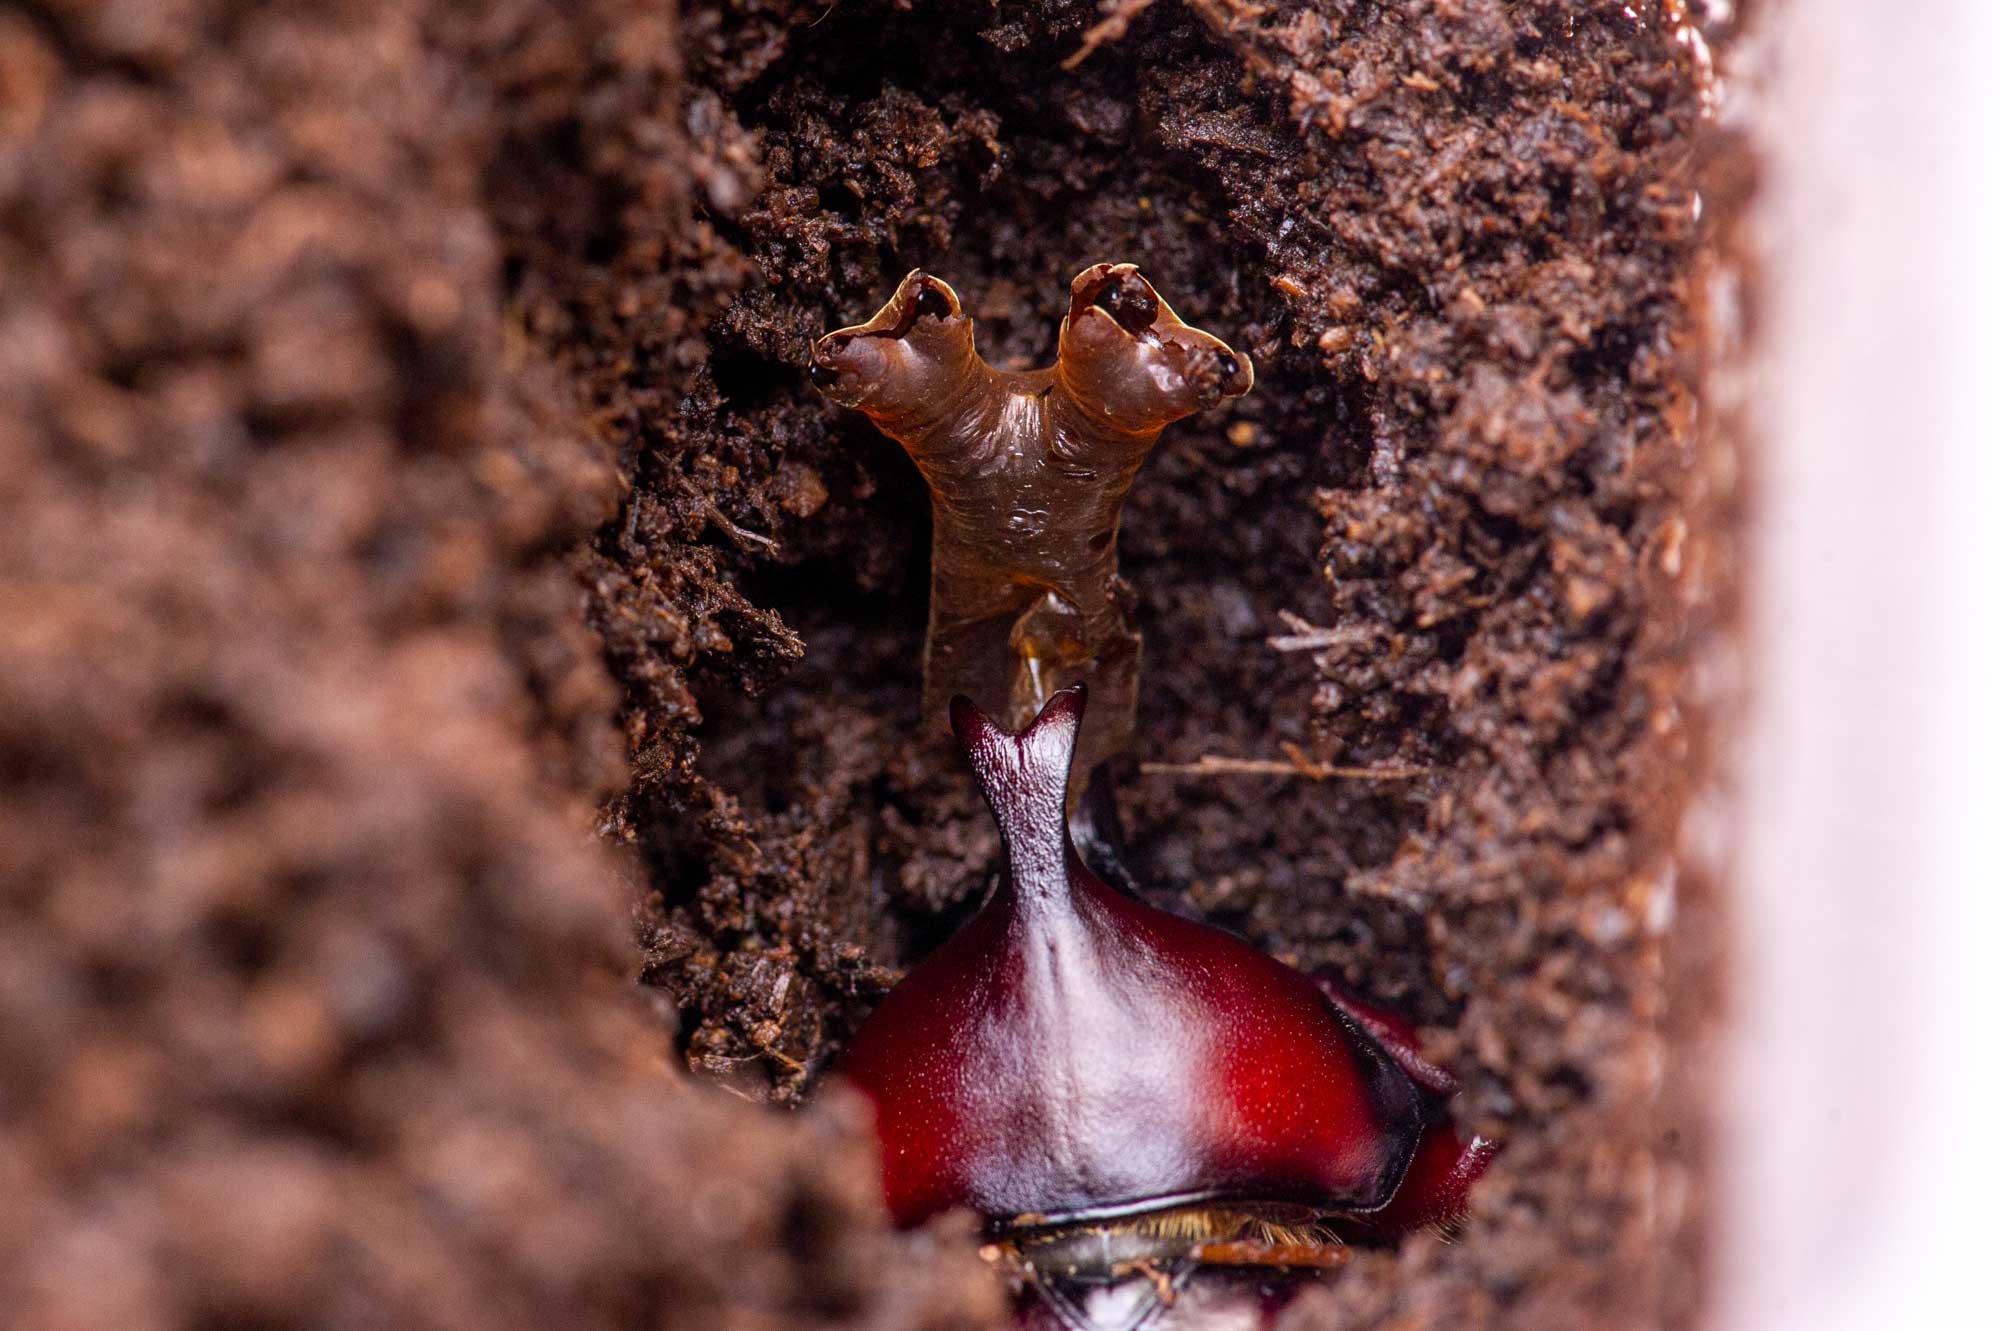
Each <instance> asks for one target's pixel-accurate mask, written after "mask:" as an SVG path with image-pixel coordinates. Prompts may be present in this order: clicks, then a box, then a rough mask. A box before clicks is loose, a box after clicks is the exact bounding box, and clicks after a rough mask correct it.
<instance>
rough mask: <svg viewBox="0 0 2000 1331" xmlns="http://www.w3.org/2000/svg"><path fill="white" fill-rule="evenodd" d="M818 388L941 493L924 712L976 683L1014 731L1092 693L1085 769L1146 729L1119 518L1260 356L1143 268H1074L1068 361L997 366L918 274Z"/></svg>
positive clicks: (952, 301) (821, 357)
mask: <svg viewBox="0 0 2000 1331" xmlns="http://www.w3.org/2000/svg"><path fill="white" fill-rule="evenodd" d="M812 378H813V382H814V383H816V384H817V385H819V387H820V389H821V391H823V392H825V393H826V394H827V396H829V397H831V398H833V399H834V400H835V401H837V402H840V403H842V404H844V405H846V406H851V407H854V408H857V409H858V410H860V411H862V412H865V413H866V414H867V415H868V417H869V418H870V419H871V420H872V421H873V422H874V423H875V425H876V427H877V428H878V429H880V430H881V431H882V432H883V433H884V434H886V435H888V436H889V437H890V438H892V439H894V440H896V441H897V442H898V443H900V444H901V445H902V446H903V448H904V449H905V451H907V452H908V453H909V455H910V457H911V458H912V459H913V460H914V461H915V462H916V464H917V467H918V469H919V470H920V471H921V472H922V473H923V476H924V479H925V481H926V482H927V483H928V484H929V486H930V491H931V519H932V528H931V600H930V621H929V627H928V631H927V634H926V637H925V649H924V712H925V715H926V716H927V717H930V718H933V719H935V718H940V717H942V715H943V713H944V710H945V706H946V704H947V703H948V701H949V700H950V699H951V698H952V696H953V695H955V694H961V693H962V694H965V695H966V696H968V697H970V698H972V699H973V700H974V701H975V702H977V703H978V704H979V705H980V706H982V707H984V708H987V709H989V710H991V711H992V712H994V714H995V715H996V716H998V717H999V718H1000V719H1001V720H1002V722H1004V723H1005V724H1006V725H1008V726H1009V727H1012V728H1015V729H1019V728H1021V727H1024V726H1026V725H1027V724H1028V723H1029V722H1030V721H1032V720H1033V719H1034V717H1035V715H1036V713H1037V712H1039V711H1040V709H1041V707H1042V705H1043V704H1044V703H1046V702H1047V701H1048V699H1049V698H1050V697H1051V696H1052V695H1053V694H1054V693H1055V692H1056V690H1058V689H1060V688H1063V687H1065V686H1066V685H1069V684H1076V683H1087V684H1088V685H1089V686H1090V688H1091V696H1092V707H1091V715H1092V719H1091V721H1090V723H1089V726H1088V727H1087V728H1086V730H1085V733H1084V735H1083V736H1082V738H1081V740H1080V742H1079V744H1078V752H1077V761H1078V763H1079V764H1080V765H1081V766H1082V767H1083V769H1084V770H1086V771H1087V770H1089V769H1090V768H1092V767H1094V766H1096V765H1097V764H1098V763H1100V762H1102V761H1103V760H1104V759H1105V758H1107V757H1109V756H1110V755H1111V754H1113V753H1116V752H1117V751H1118V750H1120V749H1121V748H1123V747H1124V746H1125V744H1126V742H1127V741H1128V740H1129V739H1130V737H1131V733H1132V725H1133V714H1134V709H1135V704H1136V701H1137V695H1136V688H1137V681H1138V672H1139V654H1140V639H1139V634H1138V631H1137V630H1136V629H1135V628H1134V627H1133V625H1132V623H1131V620H1130V617H1129V614H1128V611H1127V607H1126V605H1125V603H1124V599H1123V598H1122V597H1121V595H1120V592H1119V583H1118V520H1119V512H1120V510H1121V509H1122V508H1123V506H1124V503H1125V496H1126V494H1127V493H1128V492H1129V491H1130V490H1131V488H1132V481H1133V478H1134V477H1135V476H1136V475H1137V473H1138V470H1139V467H1140V465H1141V464H1142V463H1143V462H1144V461H1145V460H1146V455H1147V454H1148V453H1150V452H1151V451H1152V448H1153V445H1154V444H1155V443H1156V442H1157V441H1158V439H1159V437H1160V431H1161V430H1162V429H1164V428H1165V427H1166V426H1167V425H1169V424H1171V423H1172V422H1173V421H1176V420H1179V419H1181V418H1182V417H1184V416H1188V415H1191V414H1192V413H1194V412H1196V411H1199V410H1202V409H1204V408H1207V407H1211V406H1214V405H1215V404H1217V403H1218V402H1220V401H1222V400H1223V399H1225V398H1229V397H1236V396H1240V395H1241V394H1243V393H1245V392H1247V391H1248V390H1249V388H1250V384H1251V381H1252V372H1251V368H1250V362H1249V359H1248V358H1247V357H1245V356H1243V355H1241V354H1239V353H1237V352H1234V351H1231V350H1230V349H1229V348H1228V347H1227V346H1225V345H1224V344H1223V343H1222V342H1221V341H1219V340H1218V339H1216V338H1214V337H1212V336H1210V335H1209V334H1208V333H1205V332H1202V331H1201V330H1200V329H1197V328H1191V327H1189V326H1188V325H1186V324H1184V323H1182V322H1181V321H1180V319H1179V318H1178V317H1176V316H1175V314H1174V312H1173V310H1172V309H1171V308H1169V307H1168V305H1167V304H1166V302H1165V301H1163V300H1161V299H1160V298H1159V294H1158V293H1157V292H1156V291H1154V290H1153V288H1152V286H1151V284H1150V283H1148V282H1147V281H1146V279H1145V278H1143V277H1141V276H1140V275H1139V273H1138V270H1137V269H1136V268H1134V267H1133V266H1132V265H1130V264H1117V265H1113V264H1096V265H1093V266H1092V267H1090V268H1086V269H1085V270H1084V271H1083V272H1082V273H1080V274H1078V275H1077V278H1076V280H1075V281H1074V282H1073V283H1072V284H1071V288H1070V308H1069V313H1068V315H1067V317H1065V318H1064V320H1063V327H1062V335H1061V340H1060V345H1059V349H1058V353H1057V357H1056V363H1055V364H1054V365H1053V366H1050V367H1048V368H1046V369H1042V370H1033V371H1027V372H1019V373H1017V372H1009V371H1002V370H996V369H994V368H993V367H992V366H990V365H988V364H987V363H986V362H985V361H984V360H982V359H981V358H980V356H979V353H978V351H977V350H976V349H975V348H974V345H973V335H972V320H971V318H970V316H968V315H967V314H966V313H965V312H964V310H963V308H962V306H961V305H960V302H959V299H958V296H957V293H955V292H953V291H952V289H951V288H950V287H949V286H947V285H945V284H944V283H943V282H941V281H939V280H938V279H937V278H935V277H931V276H928V275H926V274H924V273H922V272H913V273H911V274H910V275H909V276H908V277H906V278H905V279H904V280H903V282H902V284H901V285H900V286H899V287H898V288H897V290H896V294H895V295H894V296H892V297H891V298H890V299H889V302H888V303H887V304H886V305H884V306H883V307H882V309H881V310H880V311H879V312H878V313H877V314H876V315H875V317H874V318H873V319H870V320H869V321H868V322H867V323H865V324H859V325H856V326H854V327H851V328H843V329H840V330H837V331H835V332H832V333H829V334H827V335H826V336H825V337H823V338H821V339H820V341H819V343H818V344H817V345H816V346H815V347H814V350H813V366H812Z"/></svg>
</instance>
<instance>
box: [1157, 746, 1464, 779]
mask: <svg viewBox="0 0 2000 1331" xmlns="http://www.w3.org/2000/svg"><path fill="white" fill-rule="evenodd" d="M1279 747H1280V748H1281V749H1283V750H1284V752H1285V757H1284V759H1283V760H1282V761H1280V760H1278V759H1276V758H1228V757H1224V756H1223V755H1221V754H1216V753H1204V754H1203V755H1202V756H1201V757H1200V758H1197V759H1196V760H1195V761H1193V762H1191V763H1140V764H1139V771H1140V772H1141V773H1142V774H1144V775H1146V776H1302V777H1304V778H1306V779H1307V780H1308V781H1327V780H1333V779H1339V780H1355V781H1408V780H1410V779H1412V778H1414V777H1420V776H1429V775H1430V774H1431V773H1432V772H1435V771H1436V770H1437V769H1436V768H1435V767H1398V766H1394V765H1386V766H1381V767H1334V766H1329V765H1328V764H1326V763H1316V762H1314V761H1313V760H1312V759H1311V758H1308V757H1307V756H1306V754H1305V751H1304V750H1303V749H1301V748H1299V746H1298V745H1296V744H1281V745H1279Z"/></svg>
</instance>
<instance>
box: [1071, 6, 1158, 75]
mask: <svg viewBox="0 0 2000 1331" xmlns="http://www.w3.org/2000/svg"><path fill="white" fill-rule="evenodd" d="M1152 7H1153V0H1108V3H1106V4H1105V5H1104V6H1103V8H1104V10H1105V17H1104V18H1103V20H1102V21H1100V22H1098V23H1095V24H1093V25H1091V27H1090V28H1089V29H1088V30H1086V31H1085V32H1084V34H1083V45H1082V46H1079V47H1077V48H1076V51H1075V52H1074V53H1073V54H1072V55H1071V56H1070V57H1069V58H1068V59H1067V60H1065V61H1063V62H1062V67H1063V68H1064V69H1075V68H1076V67H1077V66H1078V65H1080V64H1082V63H1083V62H1084V61H1086V60H1088V59H1090V53H1091V52H1092V51H1095V50H1096V49H1097V48H1098V47H1100V46H1108V45H1110V44H1111V43H1112V42H1115V41H1118V40H1119V39H1121V38H1122V37H1124V35H1125V31H1126V29H1128V28H1130V27H1131V26H1132V20H1133V19H1135V18H1138V17H1139V15H1141V14H1143V13H1145V12H1146V11H1147V10H1149V9H1151V8H1152Z"/></svg>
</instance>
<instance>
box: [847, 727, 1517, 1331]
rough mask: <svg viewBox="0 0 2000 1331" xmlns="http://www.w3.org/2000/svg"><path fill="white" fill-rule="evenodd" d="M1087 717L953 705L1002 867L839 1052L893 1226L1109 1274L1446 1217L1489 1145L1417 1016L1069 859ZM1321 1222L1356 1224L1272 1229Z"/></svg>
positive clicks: (1296, 1255) (1268, 1259)
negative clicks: (1388, 1008)
mask: <svg viewBox="0 0 2000 1331" xmlns="http://www.w3.org/2000/svg"><path fill="white" fill-rule="evenodd" d="M1083 707H1084V693H1083V690H1082V689H1081V688H1073V689H1067V690H1064V691H1062V692H1060V693H1058V694H1057V695H1056V696H1055V697H1054V698H1053V699H1051V700H1050V702H1049V704H1048V706H1047V707H1046V708H1044V709H1043V711H1042V713H1041V715H1040V716H1039V717H1038V718H1037V719H1036V720H1035V722H1034V723H1033V724H1032V725H1031V726H1029V727H1028V728H1027V729H1026V730H1024V731H1022V732H1020V733H1018V734H1016V733H1011V732H1008V731H1006V730H1003V729H1002V728H1000V727H999V726H997V725H996V724H994V722H992V721H991V720H989V719H988V718H987V717H986V716H985V715H984V714H983V713H981V712H980V711H979V710H978V709H977V708H976V707H974V706H973V705H972V704H971V703H970V702H968V701H966V700H965V699H963V698H960V699H957V700H955V701H954V703H953V704H952V708H951V716H952V723H953V727H954V729H955V730H956V732H957V734H958V737H959V740H960V742H961V744H962V745H963V746H964V748H965V750H966V752H967V754H968V756H969V757H970V758H971V760H972V763H973V766H974V768H975V770H976V771H977V773H978V776H979V780H980V784H981V786H982V787H983V789H984V790H985V793H986V797H987V801H988V803H989V804H990V806H991V807H992V810H993V815H994V817H995V819H996V820H997V821H998V823H999V825H1000V830H1001V835H1002V839H1003V842H1004V845H1005V848H1006V855H1007V864H1006V869H1005V872H1004V875H1003V878H1002V881H1001V883H1000V885H999V887H998V888H997V889H996V890H995V892H994V893H993V895H992V897H991V898H990V899H989V900H988V901H987V902H986V904H985V905H984V906H983V907H982V908H981V909H980V911H979V913H978V914H977V915H975V916H974V917H973V919H972V920H971V921H970V922H969V923H968V924H967V925H966V926H965V927H964V928H963V929H961V930H960V931H959V932H958V933H957V934H956V935H954V936H953V937H952V938H951V939H950V940H949V941H947V942H946V943H945V944H944V945H943V946H942V947H940V948H939V949H938V951H937V952H936V953H934V954H933V955H932V956H931V957H930V958H929V959H927V960H926V961H925V962H924V963H923V964H922V965H920V966H918V967H917V968H916V969H915V970H914V971H912V972H911V973H910V975H909V976H908V977H907V978H905V979H904V981H903V982H902V983H901V984H900V985H898V986H897V987H896V988H895V989H894V990H893V991H891V993H890V994H889V996H888V997H887V998H886V999H885V1000H884V1001H883V1003H882V1005H881V1006H880V1007H879V1008H878V1009H877V1011H876V1012H875V1013H874V1015H873V1016H871V1017H870V1019H869V1020H868V1022H867V1023H866V1024H865V1025H864V1026H863V1027H862V1029H861V1031H860V1032H859V1033H858V1034H857V1036H856V1038H855V1040H854V1043H853V1045H852V1046H851V1048H850V1050H849V1052H848V1056H847V1061H846V1065H845V1072H846V1075H847V1076H848V1078H849V1079H850V1080H851V1081H852V1082H853V1083H854V1084H855V1085H856V1086H858V1087H859V1088H860V1089H861V1090H862V1091H863V1092H864V1093H865V1094H866V1095H867V1097H868V1098H869V1100H870V1101H871V1102H872V1103H873V1105H874V1107H875V1112H876V1117H877V1129H878V1132H879V1134H880V1137H881V1141H882V1150H883V1170H884V1174H883V1183H884V1191H885V1193H886V1196H887V1199H888V1202H889V1206H890V1209H891V1211H892V1213H893V1214H894V1216H895V1218H896V1219H897V1221H898V1222H899V1223H902V1224H905V1225H910V1224H915V1223H918V1222H920V1221H922V1220H923V1219H925V1218H927V1217H928V1216H931V1215H933V1214H936V1213H938V1212H940V1211H943V1210H946V1209H949V1208H953V1207H968V1208H971V1209H973V1210H975V1211H977V1212H978V1213H980V1214H981V1215H982V1216H983V1217H985V1218H986V1220H987V1221H988V1224H989V1227H990V1228H991V1230H992V1232H993V1233H994V1234H995V1235H997V1236H1001V1237H1003V1238H1006V1239H1008V1240H1009V1241H1010V1242H1012V1241H1015V1240H1018V1241H1019V1244H1018V1247H1017V1248H1016V1249H1013V1250H1015V1251H1019V1252H1021V1253H1024V1254H1026V1257H1025V1260H1026V1261H1027V1262H1028V1263H1030V1264H1031V1265H1033V1264H1035V1263H1039V1264H1040V1266H1041V1268H1042V1269H1043V1270H1045V1271H1047V1270H1053V1269H1057V1268H1060V1271H1061V1273H1062V1274H1064V1275H1066V1276H1075V1277H1080V1278H1084V1279H1086V1280H1090V1279H1097V1278H1098V1277H1103V1278H1104V1279H1105V1280H1110V1279H1112V1278H1113V1277H1115V1276H1116V1275H1117V1272H1118V1268H1120V1267H1121V1266H1122V1267H1124V1268H1128V1269H1136V1268H1138V1267H1144V1268H1146V1269H1147V1270H1151V1271H1154V1272H1155V1273H1158V1272H1160V1271H1162V1270H1166V1269H1169V1268H1171V1266H1172V1265H1173V1263H1174V1262H1176V1261H1180V1260H1183V1259H1187V1260H1195V1261H1215V1260H1227V1261H1232V1262H1237V1263H1240V1264H1243V1265H1256V1264H1258V1263H1259V1262H1260V1261H1261V1262H1264V1263H1266V1264H1269V1265H1273V1266H1286V1265H1296V1266H1314V1265H1330V1264H1332V1263H1331V1262H1330V1261H1328V1260H1324V1259H1323V1257H1315V1256H1314V1255H1313V1254H1312V1252H1310V1251H1307V1250H1309V1249H1313V1248H1314V1247H1315V1245H1316V1244H1317V1243H1320V1242H1331V1241H1333V1240H1334V1236H1335V1234H1336V1233H1339V1232H1347V1233H1350V1234H1354V1233H1367V1232H1370V1231H1371V1230H1372V1231H1374V1232H1380V1233H1395V1232H1400V1231H1401V1230H1403V1229H1407V1228H1411V1227H1414V1226H1418V1225H1422V1224H1426V1223H1437V1222H1448V1221H1450V1220H1452V1219H1454V1218H1455V1217H1456V1216H1457V1215H1458V1214H1460V1213H1461V1212H1462V1210H1463V1205H1464V1199H1465V1193H1466V1189H1467V1188H1469V1187H1470V1185H1471V1183H1472V1181H1473V1180H1474V1179H1476V1178H1477V1177H1478V1174H1479V1172H1480V1171H1481V1170H1482V1169H1483V1168H1484V1167H1485V1164H1486V1161H1487V1159H1488V1158H1489V1156H1490V1153H1491V1151H1490V1147H1489V1146H1488V1145H1487V1144H1486V1143H1484V1142H1481V1141H1479V1140H1477V1139H1475V1140H1474V1141H1473V1142H1472V1143H1471V1144H1470V1145H1466V1144H1463V1143H1461V1142H1460V1140H1459V1139H1458V1137H1457V1135H1456V1134H1455V1133H1454V1132H1453V1130H1452V1128H1451V1124H1450V1120H1449V1117H1448V1115H1446V1114H1445V1113H1444V1108H1443V1107H1444V1100H1445V1097H1447V1096H1448V1095H1449V1094H1450V1093H1451V1091H1452V1090H1453V1089H1454V1087H1453V1084H1452V1081H1451V1078H1450V1076H1449V1074H1447V1073H1445V1072H1444V1071H1443V1070H1442V1069H1439V1068H1436V1067H1434V1066H1433V1065H1431V1064H1429V1063H1427V1062H1425V1061H1424V1060H1423V1059H1422V1057H1421V1055H1419V1054H1418V1053H1417V1052H1416V1048H1415V1042H1414V1036H1413V1033H1412V1032H1410V1031H1409V1029H1408V1028H1407V1027H1406V1026H1403V1025H1401V1024H1400V1023H1399V1022H1398V1021H1397V1020H1396V1019H1395V1018H1393V1017H1391V1016H1388V1015H1387V1014H1382V1013H1378V1012H1375V1011H1373V1010H1371V1009H1368V1008H1366V1007H1363V1006H1361V1005H1359V1004H1357V1003H1355V1002H1353V1000H1351V999H1349V998H1347V997H1346V996H1345V995H1343V994H1341V993H1340V992H1339V991H1338V990H1336V989H1333V988H1332V987H1331V986H1329V985H1327V984H1325V983H1324V982H1320V981H1315V980H1314V979H1312V978H1309V977H1308V976H1306V975H1303V974H1301V973H1300V972H1298V971H1295V970H1293V969H1291V968H1290V967H1287V966H1284V965H1282V964H1280V963H1279V962H1277V961H1275V960H1273V959H1272V958H1270V957H1267V956H1265V955H1264V954H1263V953H1261V952H1259V951H1257V950H1256V949H1255V948H1253V947H1251V946H1249V945H1248V944H1247V943H1244V942H1243V941H1242V940H1240V939H1238V938H1235V937H1233V936H1232V935H1229V934H1226V933H1223V932H1222V931H1220V930H1216V929H1212V928H1208V927H1206V926H1204V925H1200V924H1196V923H1193V922H1191V921H1188V920H1184V919H1181V918H1179V917H1177V916H1173V915H1168V914H1166V913H1164V912H1162V911H1158V910H1155V909H1153V908H1152V907H1149V906H1146V905H1143V904H1141V903H1139V902H1137V901H1135V900H1133V899H1132V898H1130V897H1128V896H1125V895H1124V894H1122V893H1120V892H1118V891H1116V890H1114V889H1113V888H1111V887H1109V886H1107V885H1106V884H1104V883H1103V882H1102V881H1100V880H1099V879H1098V878H1097V876H1096V875H1094V874H1093V873H1091V871H1090V870H1089V869H1088V868H1087V867H1086V866H1085V865H1084V864H1083V862H1082V861H1081V860H1080V859H1079V858H1078V856H1077V854H1076V851H1075V849H1074V847H1073V846H1072V845H1071V842H1070V836H1069V830H1068V825H1067V822H1066V819H1065V816H1064V787H1065V784H1066V780H1067V776H1068V772H1069V764H1070V755H1071V750H1072V747H1073V745H1074V744H1075V739H1076V734H1077V730H1078V727H1079V725H1080V723H1081V720H1082V713H1083ZM1324 1222H1331V1223H1333V1224H1334V1225H1337V1226H1344V1227H1346V1228H1345V1230H1344V1231H1343V1230H1336V1229H1329V1228H1309V1229H1306V1230H1303V1231H1301V1230H1297V1229H1294V1230H1292V1231H1289V1232H1287V1231H1284V1230H1283V1229H1282V1227H1283V1226H1300V1225H1304V1226H1321V1225H1322V1224H1323V1223H1324ZM1299 1233H1304V1234H1306V1235H1307V1238H1306V1239H1305V1240H1303V1241H1302V1240H1300V1239H1299V1238H1297V1234H1299ZM1246 1236H1247V1237H1246ZM1224 1248H1227V1249H1228V1250H1229V1251H1228V1254H1227V1255H1226V1256H1225V1255H1224V1254H1223V1249H1224ZM1099 1253H1101V1254H1102V1256H1101V1259H1100V1258H1099V1257H1097V1256H1093V1254H1099ZM1260 1253H1261V1254H1262V1255H1261V1256H1260ZM1071 1324H1073V1325H1079V1326H1090V1325H1094V1324H1095V1323H1092V1322H1089V1321H1073V1322H1072V1323H1071Z"/></svg>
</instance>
